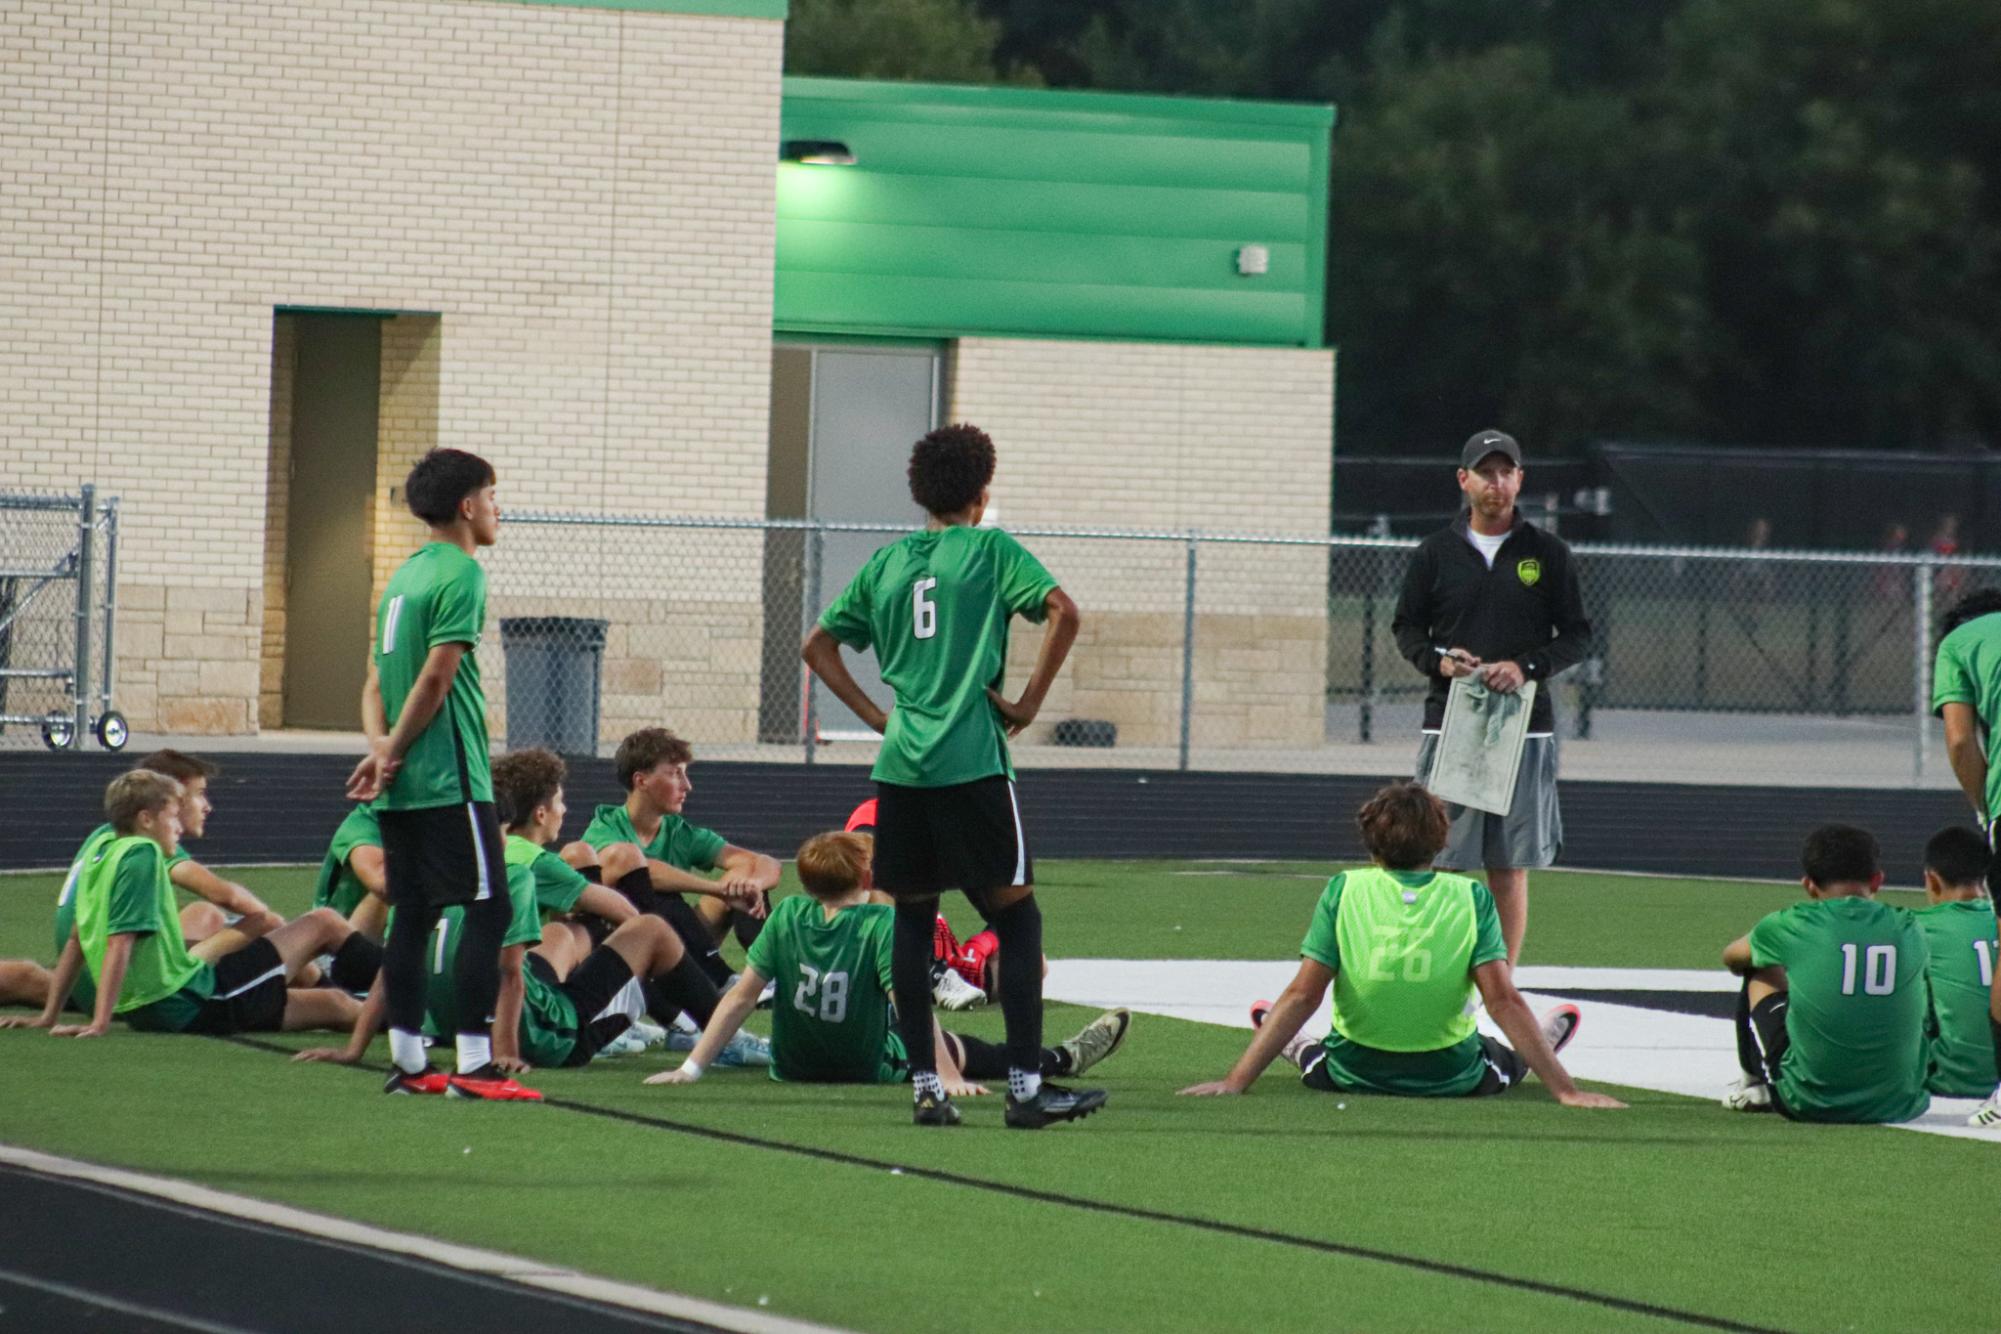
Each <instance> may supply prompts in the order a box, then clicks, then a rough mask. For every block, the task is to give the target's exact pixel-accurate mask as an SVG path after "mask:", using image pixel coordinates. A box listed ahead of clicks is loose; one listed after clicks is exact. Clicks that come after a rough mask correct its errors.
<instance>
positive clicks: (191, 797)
mask: <svg viewBox="0 0 2001 1334" xmlns="http://www.w3.org/2000/svg"><path fill="white" fill-rule="evenodd" d="M138 767H139V768H141V769H145V770H148V771H150V772H152V773H157V774H164V775H166V776H167V777H169V778H172V779H174V780H175V781H176V782H177V783H179V784H180V786H181V799H180V811H179V815H180V819H181V828H182V837H183V838H184V839H187V838H200V837H201V836H202V833H203V831H204V830H205V829H206V828H207V825H208V817H209V814H210V813H211V811H212V810H213V809H214V807H213V805H212V804H211V803H210V801H209V799H208V782H209V779H211V778H213V777H215V776H216V775H217V774H219V773H221V772H222V770H221V769H220V768H219V767H218V766H217V765H215V764H214V763H212V762H211V761H208V760H204V759H201V758H200V757H198V756H194V755H185V754H183V753H181V752H180V751H177V750H157V751H154V752H153V753H152V754H151V755H148V756H147V757H146V758H145V759H143V760H141V761H139V765H138ZM112 837H113V834H112V829H111V826H110V825H108V824H100V825H99V826H98V827H97V828H95V829H93V830H91V831H90V833H89V834H88V835H86V836H85V838H84V840H83V844H82V846H81V847H79V848H78V849H77V854H76V856H75V857H73V858H72V859H71V861H70V870H69V874H68V875H67V876H65V877H64V879H63V887H62V892H61V893H60V894H59V895H58V896H57V898H56V914H55V923H54V930H53V932H52V937H53V945H52V947H53V949H54V952H55V954H57V955H60V954H61V953H62V948H63V942H64V941H66V940H68V939H69V937H70V932H71V930H72V929H73V928H74V926H75V925H76V904H75V901H74V897H73V896H74V894H75V890H76V880H77V875H78V872H79V870H80V869H81V868H82V867H83V866H84V864H85V863H86V861H88V860H89V859H90V858H91V857H92V856H94V855H95V853H96V852H97V851H98V850H99V849H100V848H101V847H102V845H103V844H105V843H107V842H109V841H110V840H111V838H112ZM167 876H168V878H169V879H170V880H171V881H172V882H173V884H174V885H175V887H176V888H178V889H183V890H186V891H187V892H188V893H190V894H193V895H196V896H197V897H196V901H195V902H193V903H190V904H188V905H187V906H186V907H185V908H182V909H181V910H180V924H181V935H182V938H183V939H184V940H186V941H187V942H188V943H189V946H190V949H191V951H192V953H193V954H194V956H195V957H196V958H199V959H202V960H204V961H207V962H214V961H215V960H216V959H218V958H221V957H222V956H223V955H224V954H227V953H229V952H231V951H233V950H238V949H241V948H242V947H243V946H244V945H246V944H248V943H249V942H250V941H252V940H255V939H256V938H257V937H259V936H261V935H264V934H265V933H266V932H268V931H271V930H273V929H275V928H277V927H278V926H280V925H282V924H283V923H284V920H285V919H284V918H282V917H280V916H279V915H278V914H277V913H275V912H272V911H271V910H270V909H269V908H267V907H265V906H264V901H263V900H262V899H260V898H258V897H257V896H256V895H255V894H253V893H251V892H250V891H249V890H247V889H245V888H244V887H243V886H242V885H239V884H237V883H235V882H234V881H230V880H224V879H222V878H221V877H220V876H218V875H216V874H215V873H214V872H213V871H210V870H209V869H208V868H207V867H206V866H203V865H202V864H201V863H200V862H198V861H196V860H194V858H193V857H192V856H191V855H190V854H189V853H188V850H187V848H186V847H185V846H181V847H178V848H176V849H175V850H174V852H173V853H172V854H171V855H170V856H169V857H168V858H167ZM313 974H314V970H312V969H306V970H304V973H303V975H305V976H308V977H311V976H313ZM51 979H52V974H50V972H49V970H48V969H46V968H43V967H42V966H41V965H40V964H38V963H35V962H33V961H32V960H27V959H18V960H6V961H0V1004H13V1005H33V1006H40V1005H42V1004H44V1003H45V1002H46V1001H47V999H48V989H49V983H50V981H51ZM315 980H317V979H316V978H315ZM69 1004H70V1007H71V1008H72V1009H75V1010H78V1011H80V1012H82V1013H84V1014H89V1013H91V1012H92V1011H93V1010H94V1009H95V1007H96V992H95V990H94V989H93V988H92V986H91V982H90V978H89V976H88V975H87V974H85V975H80V976H79V977H78V978H77V981H76V985H75V987H74V989H73V990H72V991H71V993H70V1000H69Z"/></svg>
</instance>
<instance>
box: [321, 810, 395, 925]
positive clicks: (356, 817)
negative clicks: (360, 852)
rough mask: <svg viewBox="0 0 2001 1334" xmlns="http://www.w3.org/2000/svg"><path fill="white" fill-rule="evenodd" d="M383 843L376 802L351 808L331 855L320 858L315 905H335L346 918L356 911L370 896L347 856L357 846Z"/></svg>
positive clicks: (324, 906)
mask: <svg viewBox="0 0 2001 1334" xmlns="http://www.w3.org/2000/svg"><path fill="white" fill-rule="evenodd" d="M381 846H382V821H380V820H378V819H376V817H375V806H374V804H373V803H372V802H366V801H365V802H363V803H362V804H361V805H359V806H356V807H355V808H354V809H353V810H351V811H349V812H348V813H347V818H346V819H344V820H342V821H341V822H340V828H338V829H336V830H334V836H333V842H332V843H330V844H328V845H327V855H326V856H325V857H324V858H322V859H321V860H320V878H319V882H318V883H317V884H315V885H314V886H313V906H314V907H315V908H332V909H333V910H334V911H335V912H337V913H339V914H340V915H341V916H342V917H346V916H348V915H350V914H351V913H353V912H354V910H355V909H356V908H357V907H359V906H360V904H361V901H362V900H363V899H365V898H367V897H368V890H367V889H366V888H365V887H364V886H363V885H362V883H361V881H360V880H358V879H356V878H355V875H354V872H352V871H350V870H349V869H348V866H347V859H348V858H349V857H351V856H353V855H354V850H355V849H356V848H379V847H381Z"/></svg>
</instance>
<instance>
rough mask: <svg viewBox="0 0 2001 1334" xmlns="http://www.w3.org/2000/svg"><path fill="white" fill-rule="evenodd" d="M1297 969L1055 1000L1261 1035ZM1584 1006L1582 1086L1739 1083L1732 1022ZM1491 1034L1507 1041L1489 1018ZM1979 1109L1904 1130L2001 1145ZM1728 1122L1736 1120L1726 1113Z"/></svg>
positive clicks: (1574, 1068) (1548, 971) (1169, 968)
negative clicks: (1261, 1004) (1268, 1005)
mask: <svg viewBox="0 0 2001 1334" xmlns="http://www.w3.org/2000/svg"><path fill="white" fill-rule="evenodd" d="M1297 968H1298V964H1297V963H1294V962H1275V963H1264V962H1246V961H1244V960H1241V959H1222V960H1206V959H1051V960H1050V961H1049V979H1048V981H1047V982H1046V983H1044V985H1043V994H1044V995H1046V996H1047V997H1048V998H1049V999H1050V1000H1059V1001H1067V1002H1069V1003H1071V1004H1074V1005H1086V1006H1092V1007H1096V1008H1101V1009H1102V1008H1109V1007H1112V1006H1124V1007H1126V1008H1127V1009H1129V1010H1137V1011H1139V1012H1141V1013H1143V1014H1158V1015H1165V1016H1166V1017H1168V1018H1171V1019H1187V1020H1192V1021H1193V1022H1195V1023H1198V1024H1219V1025H1222V1026H1224V1027H1227V1028H1249V1027H1250V1026H1251V1015H1250V1005H1251V1002H1252V1001H1254V1000H1261V999H1262V1000H1269V999H1270V998H1272V997H1274V996H1276V995H1278V993H1279V992H1280V991H1282V990H1284V988H1285V984H1286V983H1287V982H1290V981H1291V980H1292V975H1293V973H1294V972H1295V971H1296V970H1297ZM1516 980H1517V982H1518V984H1519V985H1520V986H1521V988H1522V993H1523V995H1524V996H1526V997H1527V998H1528V1001H1529V1004H1530V1005H1532V1006H1535V1007H1536V1008H1538V1009H1540V1008H1541V1007H1542V1006H1544V1005H1551V1004H1556V1003H1558V1000H1559V998H1557V997H1552V996H1548V995H1545V994H1541V993H1539V992H1538V990H1537V988H1550V989H1560V990H1570V989H1580V990H1596V989H1603V990H1622V991H1703V992H1732V991H1735V990H1736V989H1737V983H1736V980H1735V979H1734V978H1732V977H1731V976H1730V975H1729V974H1727V973H1725V972H1723V971H1722V970H1721V969H1692V970H1681V969H1670V968H1555V967H1542V968H1523V969H1521V970H1520V972H1519V973H1518V974H1517V979H1516ZM1577 1004H1578V1008H1579V1009H1580V1010H1582V1011H1583V1014H1584V1025H1583V1027H1582V1028H1581V1029H1579V1030H1578V1034H1577V1037H1576V1038H1575V1039H1574V1040H1573V1041H1572V1042H1571V1044H1570V1046H1568V1047H1566V1048H1565V1049H1564V1053H1563V1063H1564V1065H1565V1067H1567V1068H1568V1069H1569V1070H1570V1072H1571V1073H1572V1074H1573V1075H1576V1076H1577V1077H1578V1078H1580V1079H1589V1080H1594V1081H1599V1082H1602V1083H1607V1084H1624V1085H1626V1086H1627V1087H1629V1088H1643V1089H1651V1090H1653V1091H1655V1092H1658V1093H1678V1094H1683V1095H1685V1096H1688V1097H1693V1098H1708V1099H1711V1100H1716V1099H1720V1098H1721V1097H1722V1095H1723V1091H1724V1090H1725V1089H1726V1088H1727V1087H1729V1085H1730V1084H1732V1083H1733V1082H1735V1080H1736V1078H1737V1037H1736V1034H1735V1033H1734V1032H1733V1031H1732V1025H1731V1023H1730V1021H1729V1020H1727V1019H1711V1018H1707V1017H1705V1016H1703V1015H1692V1014H1669V1013H1666V1012H1663V1011H1660V1010H1649V1009H1645V1008H1643V1007H1640V1006H1637V1005H1613V1004H1608V1003H1605V1002H1600V1001H1582V1002H1578V1003H1577ZM1329 1008H1330V1007H1329V1005H1328V1003H1327V1001H1325V1000H1322V1001H1321V1003H1320V1008H1319V1009H1318V1010H1316V1011H1315V1012H1314V1015H1313V1017H1312V1018H1311V1019H1309V1020H1307V1030H1306V1031H1308V1032H1309V1033H1320V1032H1325V1031H1326V1029H1327V1025H1328V1023H1329ZM1481 1027H1482V1028H1483V1029H1484V1030H1486V1031H1487V1032H1490V1033H1493V1034H1495V1036H1497V1037H1498V1036H1499V1030H1498V1029H1496V1028H1494V1027H1493V1025H1492V1023H1491V1022H1490V1021H1488V1019H1487V1018H1486V1016H1485V1015H1484V1014H1483V1015H1481ZM1216 1073H1220V1072H1211V1071H1201V1070H1191V1071H1189V1072H1188V1077H1189V1079H1191V1080H1194V1079H1200V1078H1208V1077H1213V1075H1214V1074H1216ZM1267 1077H1269V1076H1267ZM1979 1105H1980V1104H1979V1101H1978V1099H1973V1098H1933V1099H1932V1105H1931V1110H1930V1111H1929V1112H1927V1113H1926V1114H1925V1115H1923V1116H1921V1117H1919V1118H1918V1119H1917V1120H1915V1121H1910V1122H1906V1123H1905V1125H1904V1127H1903V1128H1905V1129H1909V1130H1922V1131H1925V1132H1927V1133H1930V1134H1935V1135H1950V1136H1953V1137H1954V1138H1965V1139H1979V1140H1985V1141H1987V1142H1989V1143H1994V1144H2001V1132H1997V1131H1993V1130H1975V1129H1974V1128H1972V1127H1971V1126H1969V1125H1967V1124H1966V1118H1967V1115H1968V1114H1969V1113H1970V1112H1972V1111H1973V1109H1974V1108H1975V1107H1977V1106H1979ZM1717 1114H1718V1115H1719V1116H1721V1115H1725V1113H1723V1112H1722V1111H1721V1110H1719V1111H1718V1113H1717Z"/></svg>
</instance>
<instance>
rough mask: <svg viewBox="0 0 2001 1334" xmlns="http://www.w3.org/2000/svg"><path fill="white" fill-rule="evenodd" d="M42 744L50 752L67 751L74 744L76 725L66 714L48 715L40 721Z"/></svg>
mask: <svg viewBox="0 0 2001 1334" xmlns="http://www.w3.org/2000/svg"><path fill="white" fill-rule="evenodd" d="M42 744H43V745H45V746H47V747H48V748H49V749H50V750H68V749H69V748H70V747H71V746H72V745H74V744H76V723H75V722H74V721H73V720H72V719H70V718H69V716H68V715H66V714H61V713H52V714H50V715H49V716H48V717H46V718H44V719H42Z"/></svg>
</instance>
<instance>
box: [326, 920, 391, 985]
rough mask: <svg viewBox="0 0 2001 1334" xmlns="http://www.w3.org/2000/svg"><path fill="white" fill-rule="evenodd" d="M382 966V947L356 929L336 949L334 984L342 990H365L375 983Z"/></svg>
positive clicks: (333, 970)
mask: <svg viewBox="0 0 2001 1334" xmlns="http://www.w3.org/2000/svg"><path fill="white" fill-rule="evenodd" d="M381 968H382V947H381V946H380V945H378V944H376V943H375V942H374V941H372V940H370V939H369V938H368V937H367V936H364V935H362V934H361V932H359V931H356V932H355V933H354V934H352V935H350V936H349V937H348V938H347V940H346V942H345V943H343V944H342V945H341V947H340V948H339V949H337V950H335V951H334V956H333V969H332V972H333V980H334V985H335V986H337V987H339V988H340V989H341V990H342V991H352V992H363V991H366V990H368V989H369V988H370V987H372V986H374V985H375V975H376V973H378V972H379V971H381Z"/></svg>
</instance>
